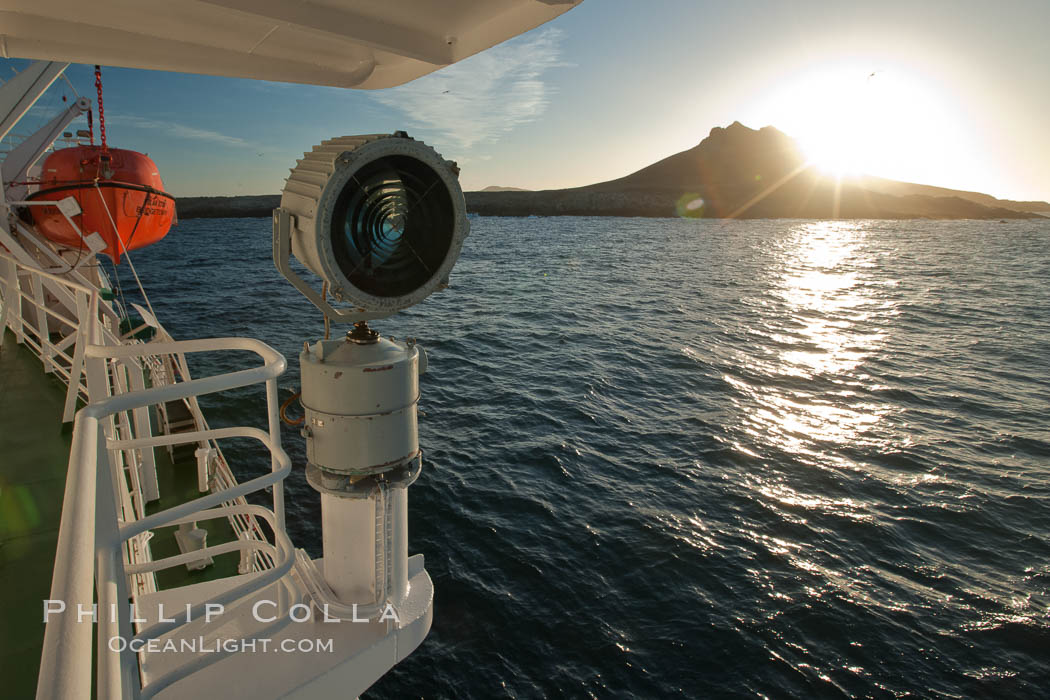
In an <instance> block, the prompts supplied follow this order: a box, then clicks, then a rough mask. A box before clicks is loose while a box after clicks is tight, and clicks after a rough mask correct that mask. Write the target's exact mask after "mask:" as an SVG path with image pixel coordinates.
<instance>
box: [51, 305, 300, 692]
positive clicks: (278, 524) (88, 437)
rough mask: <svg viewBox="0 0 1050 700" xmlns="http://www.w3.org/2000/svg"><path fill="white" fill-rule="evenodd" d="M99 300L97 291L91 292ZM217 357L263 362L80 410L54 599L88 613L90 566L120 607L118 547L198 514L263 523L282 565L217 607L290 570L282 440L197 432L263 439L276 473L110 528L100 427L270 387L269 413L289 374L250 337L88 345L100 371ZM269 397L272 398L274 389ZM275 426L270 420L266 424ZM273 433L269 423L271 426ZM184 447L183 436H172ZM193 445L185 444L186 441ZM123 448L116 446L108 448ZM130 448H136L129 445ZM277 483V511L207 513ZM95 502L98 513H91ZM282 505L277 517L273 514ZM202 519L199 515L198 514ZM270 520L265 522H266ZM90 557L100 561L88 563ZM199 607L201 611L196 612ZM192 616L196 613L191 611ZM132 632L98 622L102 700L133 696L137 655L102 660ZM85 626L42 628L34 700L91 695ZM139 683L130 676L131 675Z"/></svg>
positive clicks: (118, 623) (107, 620) (102, 592)
mask: <svg viewBox="0 0 1050 700" xmlns="http://www.w3.org/2000/svg"><path fill="white" fill-rule="evenodd" d="M96 293H97V292H96ZM222 350H246V351H251V352H254V353H256V354H257V355H258V356H259V357H260V358H262V360H263V361H264V364H263V365H262V366H261V367H255V368H252V369H247V370H240V371H237V372H231V373H229V374H224V375H218V376H215V377H207V378H204V379H193V380H189V381H185V382H180V383H178V384H174V385H167V386H160V387H154V388H150V389H144V390H141V391H137V392H132V393H126V394H118V395H115V396H110V397H107V398H103V399H101V400H97V401H93V402H92V403H90V404H88V405H87V406H85V407H84V408H82V409H81V410H80V411H78V412H77V414H76V418H75V421H74V426H73V444H72V447H71V449H70V461H69V465H70V466H69V473H68V475H67V478H66V491H65V496H64V501H63V508H62V517H61V522H60V526H59V533H58V546H57V550H56V555H55V574H54V577H53V579H52V583H51V599H52V600H62V601H67V602H70V601H73V602H76V603H80V604H86V605H90V602H89V601H91V600H92V592H93V590H94V588H93V583H94V579H95V573H96V567H97V573H98V603H99V607H100V609H102V610H108V609H109V607H108V604H117V605H118V609H119V607H120V604H121V603H122V601H123V600H126V599H127V595H126V591H125V588H126V574H127V571H126V570H124V567H123V564H122V561H121V559H120V558H119V553H120V548H121V546H122V545H123V543H124V542H125V541H127V540H129V539H130V538H132V537H134V536H136V535H138V534H141V533H142V532H145V531H146V530H148V529H150V528H152V527H157V526H159V525H162V524H170V523H171V522H174V521H177V520H179V519H180V518H185V517H188V516H191V515H193V514H194V513H196V514H197V515H198V516H200V517H209V516H212V515H219V514H224V513H226V512H230V511H237V510H241V509H243V510H244V512H246V513H251V514H252V515H253V516H256V517H263V518H264V519H266V520H268V521H270V525H271V527H272V529H273V531H274V533H275V541H276V544H277V549H278V551H279V554H280V555H282V557H281V559H282V561H280V563H279V564H277V563H275V564H276V565H275V566H274V568H272V569H268V570H266V571H265V572H264V573H262V574H259V575H258V576H256V577H253V579H252V580H251V581H249V582H247V583H244V584H241V585H238V586H235V587H233V588H232V589H230V590H229V591H227V592H225V593H224V594H222V595H220V596H219V597H218V598H219V599H222V600H223V601H224V602H230V601H232V600H236V599H237V598H239V597H242V596H243V595H246V594H247V593H249V592H251V591H252V590H255V589H256V588H257V587H258V586H263V585H270V584H271V583H273V582H275V581H277V580H279V579H280V578H281V577H283V576H284V575H285V574H287V572H288V571H290V570H291V568H292V566H293V564H294V556H293V552H294V550H293V548H292V545H291V542H290V541H289V540H288V536H287V533H286V532H285V531H284V517H283V516H284V513H283V499H279V497H278V494H279V493H280V494H281V495H282V496H283V491H282V489H281V488H280V487H279V486H277V483H278V482H280V481H282V480H283V479H284V478H285V477H286V476H287V475H288V473H289V472H290V471H291V460H290V459H289V457H288V455H287V454H286V453H285V452H284V450H283V449H282V448H281V446H280V433H279V431H277V432H276V433H275V432H274V431H272V430H271V432H270V433H266V432H264V431H262V430H259V429H257V428H239V429H236V428H234V429H229V428H227V429H219V430H208V431H199V435H207V436H208V437H209V438H211V437H231V436H239V437H255V438H256V439H259V440H261V441H262V442H263V443H264V444H265V445H266V446H267V447H268V448H269V449H270V451H271V454H272V455H273V469H272V471H271V473H270V474H267V475H265V476H262V477H258V478H256V479H252V480H251V481H249V482H247V483H245V484H240V485H239V486H237V487H234V488H233V489H229V490H227V491H222V492H217V493H212V494H209V495H208V496H204V497H202V498H198V499H196V500H194V501H191V502H189V503H184V504H181V505H179V506H175V507H174V508H169V509H167V510H165V511H163V512H161V513H157V514H154V515H152V516H149V517H147V518H143V519H140V520H136V521H132V522H129V523H127V524H125V525H123V526H122V527H121V526H118V524H117V504H116V503H115V502H114V501H113V498H112V495H111V493H112V491H111V488H112V484H111V478H110V477H111V475H110V472H109V470H108V469H99V468H98V465H99V464H100V463H102V464H105V465H108V460H107V459H106V457H107V455H108V448H109V447H110V445H107V443H106V440H105V435H104V421H105V419H107V418H109V417H110V416H112V415H114V414H117V413H119V412H121V411H130V410H133V409H136V408H143V407H146V406H150V405H154V404H158V403H162V402H165V401H171V400H176V399H183V398H188V397H190V396H198V395H200V394H205V393H214V392H218V391H227V390H230V389H235V388H239V387H243V386H247V385H250V384H255V383H261V382H265V383H266V384H267V399H268V401H267V403H268V404H269V405H268V406H267V408H268V413H273V412H274V411H275V410H276V405H274V404H273V402H272V401H270V400H269V399H270V395H271V393H272V394H276V378H277V376H279V375H280V374H281V373H282V372H283V371H284V370H285V368H286V366H287V361H286V360H285V358H284V356H283V355H281V354H280V353H278V352H277V351H276V350H274V349H273V348H271V347H270V346H268V345H266V344H265V343H263V342H261V341H258V340H254V339H251V338H216V339H208V340H189V341H181V342H168V343H151V344H149V346H146V345H141V344H139V345H124V346H115V347H114V346H104V345H87V346H86V347H85V348H84V357H85V358H87V359H88V360H90V361H93V362H94V363H96V364H98V363H100V362H104V361H106V360H109V359H130V358H138V357H143V356H147V355H160V354H165V353H173V354H174V353H192V352H207V351H222ZM271 389H272V391H271ZM272 423H273V421H272V420H271V424H272ZM271 427H272V425H271ZM178 437H179V438H180V439H185V438H187V437H188V436H187V435H181V436H178ZM190 437H192V436H190ZM167 439H168V436H158V437H156V438H149V439H144V442H151V441H154V440H155V441H158V442H164V441H165V440H167ZM121 442H123V441H113V444H114V446H115V445H119V444H120V443H121ZM129 442H132V443H137V442H139V440H132V441H129ZM271 484H273V485H274V489H273V491H274V513H272V514H271V513H269V512H267V511H266V510H265V509H264V508H262V507H260V506H226V507H223V508H218V509H216V510H211V511H209V510H206V509H209V508H211V507H212V506H215V505H218V504H219V503H222V502H223V501H229V500H232V499H233V498H236V497H238V496H242V495H244V494H245V493H248V492H250V491H253V490H257V489H259V488H264V487H265V486H267V485H271ZM96 500H97V501H98V503H99V504H101V505H102V506H103V508H102V509H101V512H100V511H99V510H97V509H96ZM279 506H280V512H278V507H279ZM201 511H203V512H201ZM271 518H272V520H271ZM96 558H97V562H96V561H95V559H96ZM201 605H203V604H201ZM198 612H199V611H198ZM168 629H170V626H169V625H168V623H158V624H155V625H153V626H151V627H150V628H148V629H147V630H144V631H142V632H140V633H139V635H138V636H142V635H146V636H150V635H155V634H161V633H163V632H165V631H167V630H168ZM128 631H129V623H128V621H127V620H126V618H124V617H123V616H117V619H116V620H114V619H113V617H112V616H109V615H103V616H101V617H100V621H99V624H98V635H99V639H100V645H99V650H100V651H99V653H100V655H105V656H106V658H100V659H99V660H98V694H99V697H100V698H102V697H134V696H135V695H137V694H138V692H139V688H138V684H137V682H136V683H134V684H133V683H132V682H131V679H132V674H131V671H130V667H131V665H132V664H134V663H136V660H135V657H134V656H133V655H131V656H130V657H129V656H128V654H127V653H126V652H125V653H119V654H118V653H113V652H109V653H108V654H104V652H105V650H106V647H105V646H104V645H103V644H102V643H101V640H102V639H108V638H109V637H112V636H115V634H121V633H122V632H125V633H126V632H128ZM91 633H92V629H91V625H84V624H79V623H78V621H77V616H74V615H62V616H59V617H57V618H55V619H53V620H50V621H49V622H48V623H47V626H46V627H45V630H44V647H43V654H42V656H41V664H40V673H39V677H38V685H37V698H38V699H40V700H43V699H44V698H84V699H85V700H87V699H88V698H90V697H91V656H92V655H91V648H92V644H91V636H92V634H91ZM134 677H136V678H137V673H136V674H134Z"/></svg>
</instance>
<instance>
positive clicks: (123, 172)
mask: <svg viewBox="0 0 1050 700" xmlns="http://www.w3.org/2000/svg"><path fill="white" fill-rule="evenodd" d="M66 197H73V198H74V199H76V200H77V204H79V205H80V211H81V213H80V214H78V215H77V216H74V217H72V219H73V222H74V223H75V224H76V225H77V226H78V227H79V228H80V231H81V233H83V235H84V236H85V237H87V236H90V235H91V234H92V233H95V232H97V233H98V234H99V235H100V236H102V240H103V241H105V243H106V247H105V249H103V250H102V252H103V253H105V254H106V255H108V256H109V257H110V258H111V259H112V260H113V262H114V263H117V264H119V263H120V256H121V254H122V253H124V252H125V251H130V250H135V249H137V248H143V247H145V246H148V245H150V244H152V243H156V242H157V241H159V240H160V239H162V238H164V236H166V235H167V233H168V230H169V229H170V228H171V224H172V221H173V219H174V218H175V198H174V197H172V196H171V195H170V194H167V193H166V192H164V183H163V182H161V179H160V175H158V174H157V165H156V163H154V162H153V161H152V160H151V159H150V158H149V157H148V156H146V155H144V154H142V153H138V152H136V151H128V150H124V149H122V148H106V147H105V146H76V147H73V148H63V149H60V150H57V151H55V152H54V153H52V154H51V155H49V156H48V157H47V159H46V160H45V161H44V165H43V168H42V171H41V174H40V189H39V190H38V191H37V192H34V193H33V194H31V195H30V196H29V199H30V200H33V201H40V200H51V201H55V202H57V201H59V200H62V199H65V198H66ZM29 209H30V210H31V211H32V215H33V221H34V223H35V224H36V227H37V230H38V231H40V233H41V234H43V235H44V236H45V237H46V238H47V239H48V240H51V241H54V242H55V243H58V244H60V245H64V246H68V247H70V248H80V249H85V248H86V246H85V244H84V241H83V240H82V239H81V237H80V236H79V235H77V232H76V231H75V230H74V229H73V228H72V227H71V226H70V225H69V222H68V221H66V217H65V216H63V215H62V213H61V212H60V211H59V210H58V207H57V206H55V207H46V206H44V207H29Z"/></svg>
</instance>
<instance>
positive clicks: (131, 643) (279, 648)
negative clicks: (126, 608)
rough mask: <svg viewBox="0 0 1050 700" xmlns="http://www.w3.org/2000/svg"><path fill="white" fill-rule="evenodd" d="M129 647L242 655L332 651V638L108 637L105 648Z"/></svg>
mask: <svg viewBox="0 0 1050 700" xmlns="http://www.w3.org/2000/svg"><path fill="white" fill-rule="evenodd" d="M125 649H130V650H131V651H133V652H135V653H136V654H137V653H139V652H141V651H145V652H148V653H150V654H158V653H162V652H163V653H170V652H181V653H188V654H244V653H249V654H251V653H256V652H262V653H264V654H265V653H271V652H279V653H285V654H292V653H300V654H303V653H306V654H309V653H328V654H331V653H332V652H333V651H335V645H334V640H332V639H280V640H274V639H268V638H264V639H205V638H204V637H196V638H194V639H167V640H160V639H135V638H132V639H130V640H129V639H124V638H123V637H110V639H109V650H110V651H114V652H121V651H124V650H125Z"/></svg>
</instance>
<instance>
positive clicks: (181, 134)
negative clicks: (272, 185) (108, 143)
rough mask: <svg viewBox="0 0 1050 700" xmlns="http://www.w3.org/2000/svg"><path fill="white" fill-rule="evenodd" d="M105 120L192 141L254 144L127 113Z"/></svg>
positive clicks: (236, 137) (214, 132)
mask: <svg viewBox="0 0 1050 700" xmlns="http://www.w3.org/2000/svg"><path fill="white" fill-rule="evenodd" d="M106 121H107V122H109V123H110V124H117V125H120V126H129V127H132V128H135V129H156V130H160V131H164V132H165V133H167V134H168V135H169V136H174V137H175V138H180V139H188V140H192V141H206V142H208V143H220V144H223V145H226V146H239V147H242V148H254V147H255V144H253V143H251V142H250V141H245V140H244V139H242V138H240V137H239V136H230V135H228V134H222V133H219V132H218V131H209V130H208V129H196V128H194V127H192V126H186V125H185V124H177V123H175V122H166V121H160V120H157V119H146V118H144V117H136V116H132V115H128V114H120V115H114V116H112V117H107V118H106Z"/></svg>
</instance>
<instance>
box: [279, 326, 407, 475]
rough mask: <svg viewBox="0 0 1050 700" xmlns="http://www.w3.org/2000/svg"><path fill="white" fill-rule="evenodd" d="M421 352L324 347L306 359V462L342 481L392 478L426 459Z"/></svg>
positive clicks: (380, 344) (393, 346)
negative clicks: (393, 471) (386, 474)
mask: <svg viewBox="0 0 1050 700" xmlns="http://www.w3.org/2000/svg"><path fill="white" fill-rule="evenodd" d="M419 352H420V351H419V349H418V348H417V347H416V346H415V345H411V346H409V345H406V344H404V343H397V342H394V341H391V340H389V339H387V338H380V339H379V340H378V341H377V342H375V343H371V344H368V345H359V344H357V343H353V342H349V341H347V340H343V339H339V340H322V341H319V342H317V343H315V344H314V345H312V346H310V347H309V349H308V350H303V352H302V353H300V354H299V368H300V377H301V379H302V388H303V398H302V403H303V408H305V409H306V423H305V426H304V432H305V433H306V435H307V439H306V458H307V460H308V461H309V462H310V463H311V464H315V465H317V466H319V467H321V468H323V469H326V470H328V471H333V472H340V473H347V474H349V473H356V474H368V473H375V472H379V471H385V470H388V469H390V468H391V467H396V466H398V465H400V464H404V463H406V462H408V461H409V460H411V459H414V458H415V457H416V455H417V454H418V453H419V436H418V428H417V418H416V402H417V401H418V399H419Z"/></svg>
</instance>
